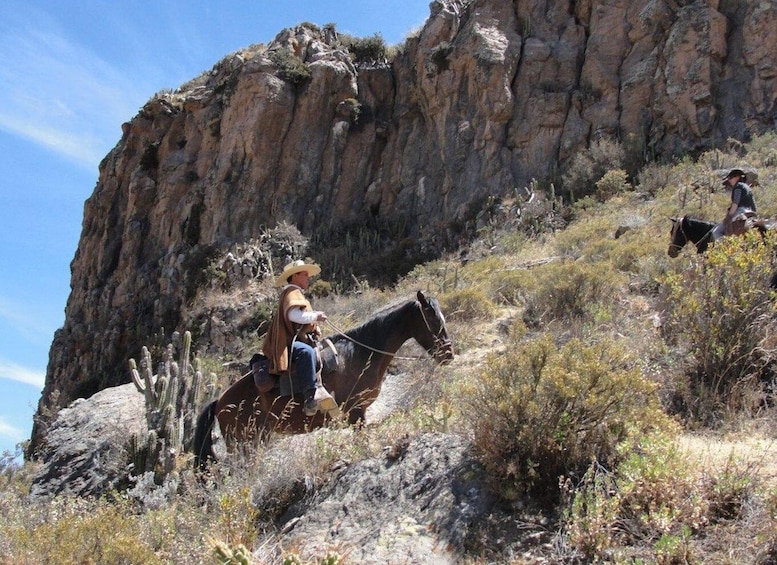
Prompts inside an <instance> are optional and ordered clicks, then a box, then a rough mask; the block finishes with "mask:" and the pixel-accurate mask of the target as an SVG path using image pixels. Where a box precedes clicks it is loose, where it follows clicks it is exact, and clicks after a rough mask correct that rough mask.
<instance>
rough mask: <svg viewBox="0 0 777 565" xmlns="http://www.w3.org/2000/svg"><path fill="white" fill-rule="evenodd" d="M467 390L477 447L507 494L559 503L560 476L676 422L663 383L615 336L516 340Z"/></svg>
mask: <svg viewBox="0 0 777 565" xmlns="http://www.w3.org/2000/svg"><path fill="white" fill-rule="evenodd" d="M463 395H464V398H465V401H464V408H463V411H464V414H463V421H465V422H469V425H470V427H471V432H472V434H473V437H474V445H475V450H476V453H477V455H478V457H479V459H480V460H481V462H482V463H483V465H484V466H485V468H486V470H487V471H488V473H489V479H490V480H491V484H492V485H493V486H494V488H495V490H496V491H497V492H498V493H499V494H500V495H501V496H503V497H505V498H507V499H515V498H518V497H520V496H522V495H524V494H534V495H537V496H538V497H539V498H540V500H542V499H545V500H546V501H547V500H548V499H550V500H551V501H553V500H555V499H556V498H557V497H558V495H559V478H560V477H562V476H566V477H578V478H579V477H582V476H583V474H584V473H585V471H586V469H587V468H588V467H589V465H590V464H591V461H597V462H600V463H601V464H603V465H608V466H613V465H614V464H616V463H617V462H618V461H619V460H620V459H621V458H623V457H624V456H626V455H627V453H624V452H623V451H621V450H620V449H619V448H620V446H621V444H622V442H624V440H626V439H627V438H629V437H630V436H631V435H633V434H636V435H639V434H642V433H645V432H647V431H648V430H650V429H653V428H656V427H660V426H663V425H668V424H667V420H666V418H665V416H663V415H662V413H661V412H660V409H659V406H658V400H657V397H656V396H655V387H654V386H653V385H652V384H651V383H649V382H648V381H647V380H646V379H645V378H643V377H642V375H641V374H640V372H639V370H638V369H633V368H631V360H630V359H628V357H627V356H626V355H625V353H624V352H623V351H622V349H621V347H620V346H619V345H618V344H617V343H615V342H612V341H609V340H605V341H603V342H601V343H594V344H585V343H583V342H581V341H580V340H576V339H573V340H571V341H569V342H568V343H567V344H565V345H564V346H563V347H561V348H560V349H557V348H556V346H555V344H554V343H553V340H552V338H551V337H550V336H549V335H545V336H543V337H541V338H539V339H536V340H534V341H530V342H528V343H517V342H513V343H512V344H510V346H509V347H508V349H507V351H506V352H504V353H501V354H498V355H495V356H493V357H491V358H490V359H488V361H487V363H486V368H485V369H484V370H483V371H482V372H481V373H480V375H479V377H478V378H477V380H476V381H475V383H474V384H472V385H470V386H469V388H468V389H465V392H464V393H463Z"/></svg>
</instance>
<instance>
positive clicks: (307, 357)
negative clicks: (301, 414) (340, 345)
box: [291, 341, 317, 396]
mask: <svg viewBox="0 0 777 565" xmlns="http://www.w3.org/2000/svg"><path fill="white" fill-rule="evenodd" d="M291 360H292V362H294V364H295V366H296V372H297V377H298V378H299V380H300V381H302V383H303V385H302V392H303V393H304V394H305V396H308V395H310V394H312V393H313V391H315V390H316V362H317V359H316V351H315V350H314V349H313V348H312V347H311V346H309V345H308V344H307V343H304V342H302V341H295V342H294V345H293V347H292V351H291Z"/></svg>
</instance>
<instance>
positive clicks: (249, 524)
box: [0, 137, 777, 564]
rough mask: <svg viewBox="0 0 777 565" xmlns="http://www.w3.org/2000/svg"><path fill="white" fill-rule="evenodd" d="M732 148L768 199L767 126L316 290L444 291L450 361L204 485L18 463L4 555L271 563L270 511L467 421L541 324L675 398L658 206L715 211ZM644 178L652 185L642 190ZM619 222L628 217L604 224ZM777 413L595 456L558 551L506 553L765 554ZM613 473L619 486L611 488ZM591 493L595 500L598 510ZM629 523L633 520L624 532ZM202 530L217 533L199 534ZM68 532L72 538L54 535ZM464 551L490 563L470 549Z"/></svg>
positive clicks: (224, 298) (772, 150) (678, 374)
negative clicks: (102, 481) (250, 558)
mask: <svg viewBox="0 0 777 565" xmlns="http://www.w3.org/2000/svg"><path fill="white" fill-rule="evenodd" d="M740 162H742V163H745V164H747V165H749V166H755V167H758V168H759V181H760V186H759V187H758V188H757V189H756V198H757V200H758V203H759V209H760V210H762V211H766V212H771V211H776V212H777V191H775V190H772V188H773V187H774V185H775V183H777V139H774V138H773V137H767V138H764V139H758V140H755V141H754V142H753V143H752V148H751V149H750V152H749V153H748V154H747V155H746V156H745V157H744V158H739V157H735V156H734V155H733V154H726V153H723V152H718V153H715V154H713V153H710V154H706V155H704V156H703V157H702V158H701V159H700V160H699V161H698V162H695V163H694V162H691V161H683V162H681V163H679V164H676V165H673V166H668V165H651V166H650V167H649V170H647V171H646V174H645V176H644V177H643V178H641V179H640V182H638V183H637V185H636V186H635V187H634V191H635V192H625V193H623V192H621V191H620V190H619V191H616V192H617V193H618V194H617V195H616V196H614V197H613V198H610V199H609V200H606V201H605V202H599V203H597V202H586V203H585V208H583V207H582V206H580V207H578V208H576V209H575V212H574V213H575V218H574V220H573V221H572V223H571V224H570V225H569V226H568V227H567V228H566V229H565V230H564V231H561V232H557V233H552V232H548V231H546V232H542V233H534V234H532V235H531V236H529V235H526V234H522V233H519V232H516V231H514V230H513V231H506V230H500V229H499V227H498V226H495V227H493V228H492V229H491V231H488V232H487V233H484V234H483V239H481V240H479V241H476V242H473V243H472V245H471V247H470V248H468V249H467V250H463V251H466V253H462V255H461V256H466V257H467V260H466V261H461V260H460V255H459V254H458V253H457V254H456V255H455V256H450V257H443V258H441V259H439V260H436V261H433V262H430V263H426V264H423V265H419V266H417V267H416V268H415V269H414V270H412V271H411V272H410V273H409V274H408V275H407V276H405V277H403V278H402V279H401V280H400V281H398V282H397V284H396V285H394V286H392V287H390V288H384V289H378V288H371V287H370V286H369V285H368V284H366V283H364V282H361V283H359V285H358V292H354V293H352V294H350V295H342V294H338V293H334V294H331V295H329V296H326V297H321V298H316V300H315V305H316V307H318V308H321V309H323V310H324V311H326V312H327V314H328V315H329V317H330V319H331V320H332V322H333V323H334V324H335V325H336V326H337V327H338V328H341V329H344V330H347V329H349V328H351V327H353V326H355V325H357V324H359V323H361V322H363V321H364V320H366V319H367V318H368V317H369V316H370V315H371V314H372V313H374V312H376V311H377V310H379V309H381V308H383V307H385V306H386V305H387V304H391V303H395V302H399V301H403V300H407V299H411V298H413V297H414V295H415V292H416V291H417V290H423V291H425V292H427V293H429V294H431V295H433V296H435V297H437V298H439V299H440V302H441V303H442V304H443V305H444V308H445V310H446V313H447V314H448V317H449V328H448V329H449V333H450V334H451V337H452V339H453V343H454V347H455V350H456V354H457V357H456V359H455V360H454V361H453V363H451V364H450V365H448V366H446V367H444V368H441V367H437V366H435V365H434V364H433V363H431V362H427V361H424V362H420V363H415V362H403V361H396V362H395V363H393V364H392V366H391V368H390V370H389V377H388V381H387V385H386V386H385V388H384V391H383V393H382V394H381V397H380V398H379V401H378V402H377V403H376V404H375V405H374V406H373V407H371V409H370V411H369V412H368V422H369V425H368V426H366V427H365V428H363V429H360V430H355V429H350V428H343V427H337V426H335V427H334V428H332V429H328V430H321V431H318V432H315V433H311V434H308V435H306V436H299V437H292V438H282V437H278V438H274V439H273V440H272V441H270V442H269V443H268V444H267V445H265V446H262V447H259V448H246V449H244V450H242V451H241V452H240V453H238V454H234V455H230V456H228V457H225V458H224V459H223V460H222V461H221V463H220V464H219V466H218V467H216V468H214V469H213V474H212V476H211V477H210V479H209V480H208V481H207V482H206V483H204V484H203V483H199V482H198V481H197V480H196V479H195V478H194V476H193V475H192V473H191V471H190V470H189V469H187V468H186V467H185V464H184V463H183V462H182V464H181V467H180V468H179V469H178V475H177V481H178V482H177V483H176V485H175V487H176V488H173V489H172V490H171V492H169V493H166V494H165V493H160V492H159V491H156V492H152V490H153V487H151V486H148V485H146V486H144V487H143V488H145V489H146V491H144V490H143V488H140V486H139V487H136V489H134V491H133V493H132V494H130V495H128V497H127V498H123V499H122V497H121V496H117V497H116V498H115V500H109V499H106V500H101V501H91V502H84V501H66V500H62V501H59V500H57V501H55V502H53V503H51V504H49V505H47V506H44V505H40V504H37V503H35V502H33V501H30V500H28V499H26V498H25V493H26V490H27V489H28V488H29V480H30V472H31V468H30V467H29V466H27V467H25V468H23V469H11V468H8V467H6V468H4V469H0V470H2V471H3V473H2V479H3V482H2V488H0V554H2V555H3V556H4V559H5V560H6V561H7V562H9V563H10V562H29V561H31V560H33V559H34V560H37V561H41V562H62V563H68V562H74V561H73V559H80V560H82V561H83V562H87V561H90V562H95V563H98V562H106V559H108V557H106V556H110V557H111V558H115V559H116V560H118V561H121V562H126V563H156V562H216V557H215V552H217V551H224V552H226V551H227V550H229V551H232V552H234V551H239V546H241V545H243V546H245V547H246V548H247V550H249V551H252V552H253V553H254V559H257V558H261V559H265V558H266V561H268V562H279V561H280V559H281V558H282V557H283V556H284V552H283V548H282V545H281V544H280V541H281V537H282V536H281V535H280V534H279V533H278V532H277V531H275V529H274V526H273V519H274V518H275V517H277V516H279V515H280V514H281V513H282V512H283V511H284V510H285V509H286V508H288V506H289V504H291V503H293V502H294V501H298V500H301V499H302V498H304V497H306V496H310V495H311V494H312V493H314V492H315V490H316V489H317V488H318V487H319V486H320V485H321V484H323V482H324V481H326V480H327V477H328V476H329V474H330V471H331V469H332V468H333V467H336V466H339V465H347V464H349V463H351V462H353V461H357V460H359V459H363V458H365V457H372V456H374V455H376V454H378V453H380V452H381V450H382V449H383V448H384V447H386V446H387V445H389V446H390V445H395V444H397V443H398V442H401V441H406V440H407V438H408V437H412V436H413V435H414V434H419V433H422V432H423V431H429V430H434V431H449V432H454V433H469V432H468V431H467V430H468V429H471V427H472V425H473V423H472V422H464V421H463V418H462V415H463V412H462V410H461V407H462V406H463V405H464V403H463V402H462V401H461V400H462V398H461V394H462V392H461V391H462V390H466V389H467V387H470V388H471V387H472V385H473V380H475V379H478V375H480V374H482V372H483V371H484V369H486V368H487V364H486V360H487V359H488V358H493V356H499V355H500V354H504V353H505V352H506V351H508V349H509V348H513V347H515V344H516V343H521V342H522V343H531V341H532V340H535V339H537V336H538V335H541V334H550V335H552V336H553V337H554V339H555V340H556V343H557V344H558V346H559V348H561V347H563V345H564V344H567V343H575V341H573V340H576V339H577V340H580V343H584V344H586V345H590V344H593V343H600V342H602V340H608V341H610V342H617V343H619V344H620V345H621V346H623V347H624V348H625V349H626V350H628V351H630V352H631V354H632V357H633V358H634V359H635V360H634V361H633V363H632V364H630V365H629V370H637V371H639V372H640V373H641V375H642V376H643V377H644V378H645V379H647V380H649V381H650V382H652V383H653V384H654V385H655V386H656V387H657V389H658V395H659V398H660V400H661V401H662V402H663V405H664V408H665V409H666V410H667V411H668V412H671V409H672V406H671V399H672V397H673V394H674V391H675V389H676V388H677V387H679V386H680V383H681V379H682V377H683V366H684V365H683V362H684V355H685V351H682V350H680V349H678V348H677V347H676V345H675V344H673V342H672V336H668V335H666V328H664V327H663V326H662V323H663V320H664V319H665V318H666V311H664V310H663V309H664V308H666V307H667V306H666V305H665V304H662V303H661V302H660V301H659V300H658V288H659V287H660V284H661V283H660V279H661V277H662V275H664V274H665V273H666V272H668V271H669V270H670V269H683V268H685V266H686V264H687V263H688V262H689V260H690V259H689V257H690V256H691V252H690V251H686V252H684V253H683V254H682V255H681V257H680V258H678V259H677V260H675V261H674V262H671V261H670V260H669V259H668V257H667V255H666V249H667V246H668V242H669V240H668V236H669V221H668V220H667V217H668V216H677V215H682V214H685V213H688V214H690V215H693V216H696V217H701V218H705V219H713V218H717V216H718V215H719V212H720V210H722V209H723V207H725V203H726V199H727V194H726V193H725V192H723V191H721V190H720V182H719V180H718V178H717V176H716V175H717V169H718V168H725V167H726V166H733V165H734V164H739V163H740ZM710 187H712V188H714V189H716V191H715V192H710ZM641 192H644V193H647V194H649V195H650V196H651V197H650V198H644V197H642V196H639V193H641ZM621 226H628V227H630V228H631V229H630V231H627V232H626V233H625V234H624V235H622V236H621V237H619V238H617V239H616V238H615V235H614V234H615V231H616V229H618V228H619V227H621ZM586 285H589V286H586ZM576 288H577V289H580V288H582V289H583V290H586V289H587V290H586V292H584V293H581V294H580V295H579V297H578V300H577V301H574V302H569V299H570V297H569V296H568V295H569V294H571V290H570V289H576ZM249 290H250V292H251V294H252V295H255V296H257V297H258V296H260V295H262V294H264V293H265V292H266V291H267V290H268V289H267V288H265V287H264V286H261V285H259V286H252V287H250V288H249ZM559 294H563V295H564V296H559ZM244 298H245V296H244V295H241V294H240V293H236V292H222V293H221V294H216V293H214V295H213V296H211V297H209V298H208V299H207V300H208V301H209V302H208V304H209V305H210V306H213V307H218V306H219V304H221V303H225V302H226V303H230V304H234V303H236V302H237V301H238V299H241V300H242V299H244ZM325 333H331V332H325ZM421 353H422V352H421V351H420V348H418V347H417V346H415V345H412V344H408V345H407V346H405V347H404V348H403V349H402V350H401V351H400V355H407V356H414V355H420V354H421ZM243 357H245V355H244V356H243ZM212 366H214V367H216V366H218V363H217V362H215V361H214V362H213V363H212ZM616 369H617V370H620V369H621V367H616ZM771 416H773V413H772V412H771V411H770V409H763V410H762V411H760V412H758V413H756V414H755V418H756V419H754V418H753V415H752V414H747V415H742V414H736V413H731V414H728V415H727V418H728V419H727V421H726V422H725V423H724V425H722V426H721V427H720V428H719V429H718V430H717V431H715V432H712V431H709V430H707V431H704V432H695V433H691V432H689V431H684V432H682V433H680V434H678V435H677V436H672V435H671V434H668V435H667V437H665V438H664V439H663V440H664V441H665V442H666V444H661V445H668V446H669V447H666V449H665V448H664V447H661V448H660V449H659V448H658V447H655V446H653V447H651V445H652V444H651V442H650V441H648V440H647V439H646V440H645V441H644V442H643V443H641V444H639V445H637V446H634V445H632V446H631V448H635V447H636V449H633V454H636V455H634V456H633V457H632V458H630V459H629V460H628V461H627V462H626V463H625V464H624V465H625V466H624V467H621V468H619V469H616V468H612V469H606V470H603V469H602V468H600V469H599V471H598V475H597V476H598V477H599V480H600V482H599V483H596V482H595V481H594V479H593V478H591V479H590V481H589V482H588V483H586V482H585V481H580V482H579V483H578V484H573V485H572V487H571V488H572V490H571V491H570V492H569V493H568V495H569V498H568V499H566V500H565V502H564V504H568V505H569V506H565V507H560V508H558V509H557V510H559V512H560V513H562V514H563V513H564V512H567V514H566V520H567V521H566V522H565V523H564V524H559V525H558V528H559V530H560V532H561V533H560V534H559V536H558V537H557V539H556V541H555V542H554V546H553V547H552V548H548V547H545V548H540V549H537V553H536V554H529V555H526V556H525V558H515V559H513V561H512V562H514V563H532V562H537V563H540V562H574V561H575V560H577V562H581V561H582V560H583V559H584V555H585V552H584V551H583V550H581V549H580V547H581V546H575V545H574V544H573V543H572V542H571V541H570V540H571V537H570V536H569V535H566V534H568V533H569V532H572V531H574V532H577V533H578V534H579V535H580V539H581V540H584V541H585V544H587V545H584V547H585V551H587V552H589V553H588V556H589V557H590V558H591V559H598V560H602V561H615V562H618V561H620V562H624V563H625V562H639V561H640V560H641V561H642V562H658V563H683V562H698V563H701V562H704V563H754V564H755V563H768V562H775V559H776V558H777V525H776V524H775V518H774V516H775V515H777V495H775V492H777V457H775V456H776V455H777V442H775V441H774V440H773V439H772V438H773V437H774V431H775V430H774V428H773V426H771V425H770V424H769V423H768V422H769V421H770V420H771V419H772V418H771ZM469 417H471V416H468V418H469ZM465 424H466V425H465ZM475 425H477V423H475ZM535 439H536V441H542V439H541V438H535ZM664 449H665V450H664ZM651 450H652V451H651ZM638 455H640V456H641V457H642V458H640V457H639V456H638ZM628 473H632V475H628ZM595 474H596V473H593V472H592V476H593V475H595ZM630 477H636V479H635V480H632V479H631V478H630ZM613 485H614V487H613V488H614V489H615V490H608V489H607V488H605V487H609V486H613ZM586 489H588V490H586ZM640 489H642V490H640ZM122 496H123V495H122ZM586 496H587V497H588V498H587V499H585V497H586ZM575 499H577V501H578V509H579V508H581V506H580V501H581V500H584V499H585V500H587V501H588V502H589V503H590V504H589V505H588V506H587V507H586V510H585V511H582V510H580V512H579V514H578V515H577V518H574V514H573V513H572V510H571V509H572V501H573V500H575ZM616 499H617V500H616ZM152 500H154V501H155V502H154V503H153V504H152V503H151V501H152ZM651 500H652V501H654V503H655V504H654V506H653V507H650V506H649V504H648V506H646V507H645V508H644V509H641V513H640V512H638V510H640V508H638V504H639V503H641V502H642V501H648V502H649V501H651ZM658 501H660V512H658V511H657V510H656V509H657V508H658V506H656V505H657V504H658ZM616 502H617V503H618V504H619V505H620V506H617V507H616V504H615V503H616ZM594 503H596V504H600V506H597V507H596V508H594V506H595V504H594ZM152 506H153V509H152ZM251 512H256V513H257V514H256V520H247V521H245V520H242V519H241V518H240V516H247V515H251ZM618 512H620V514H618ZM594 519H596V520H598V521H595V520H594ZM576 520H577V521H576ZM586 520H587V521H586ZM612 524H614V526H613V525H612ZM626 526H629V527H633V528H635V529H634V530H633V531H631V532H629V531H626V530H625V527H626ZM637 526H638V528H637ZM549 527H550V528H552V527H554V526H553V525H551V526H549ZM105 528H109V529H110V533H108V532H107V531H106V530H105ZM585 528H588V529H587V530H586V529H585ZM637 530H638V534H639V535H636V534H635V532H637ZM205 531H207V532H209V533H210V535H211V536H212V539H210V540H206V539H205V538H204V537H203V535H202V532H205ZM583 534H585V535H583ZM97 535H99V536H103V537H108V538H110V539H112V540H115V545H114V546H112V547H110V548H106V547H104V548H102V551H103V553H102V554H100V555H98V554H97V553H96V551H97V550H96V549H95V548H94V546H93V545H90V543H91V542H90V540H93V539H95V536H97ZM66 538H67V539H72V540H75V541H73V542H71V543H70V544H69V545H66V544H62V545H58V544H57V543H51V541H52V539H55V540H56V539H66ZM219 544H226V547H223V546H221V545H219ZM128 547H133V548H135V550H134V552H129V551H128V550H127V548H128ZM219 548H220V549H219ZM286 549H287V550H289V551H290V550H291V549H293V548H286ZM341 549H342V550H343V552H347V548H341ZM74 556H75V557H74ZM262 556H264V557H262ZM101 559H102V561H101ZM464 559H465V560H466V562H467V563H473V564H474V563H486V562H489V561H488V560H487V559H485V558H481V557H479V556H478V555H470V556H466V557H465V558H464ZM118 561H116V562H118Z"/></svg>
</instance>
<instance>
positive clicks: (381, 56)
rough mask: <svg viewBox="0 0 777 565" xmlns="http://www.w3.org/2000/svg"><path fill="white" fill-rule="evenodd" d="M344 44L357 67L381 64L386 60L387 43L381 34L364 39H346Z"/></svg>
mask: <svg viewBox="0 0 777 565" xmlns="http://www.w3.org/2000/svg"><path fill="white" fill-rule="evenodd" d="M343 43H344V44H345V47H346V48H347V49H348V51H349V52H350V53H351V55H352V56H353V62H354V63H355V64H357V65H358V64H360V63H361V64H372V63H381V62H383V61H384V60H385V59H386V42H385V41H384V40H383V36H382V35H381V34H380V33H375V34H373V35H371V36H370V37H363V38H359V37H345V39H344V40H343Z"/></svg>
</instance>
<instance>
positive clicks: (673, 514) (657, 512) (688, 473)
mask: <svg viewBox="0 0 777 565" xmlns="http://www.w3.org/2000/svg"><path fill="white" fill-rule="evenodd" d="M709 463H710V462H709V461H701V460H699V461H694V460H693V459H692V458H691V457H689V455H688V454H687V453H685V452H683V451H682V450H681V449H679V448H678V445H677V443H676V442H674V441H672V440H671V439H670V437H669V436H668V435H666V434H653V435H651V436H650V437H643V438H641V439H640V447H639V449H634V450H632V451H631V453H630V454H629V456H628V457H626V458H625V459H624V460H623V461H622V462H621V464H620V465H619V466H618V467H617V469H613V470H612V471H609V470H606V469H603V468H601V467H599V466H597V465H596V464H594V465H592V466H591V467H590V468H589V470H588V471H587V473H586V475H585V477H584V480H583V481H582V483H581V484H580V485H579V487H578V488H577V490H576V491H575V492H574V494H573V500H572V503H571V505H570V507H569V508H568V511H567V515H566V526H565V529H566V531H567V534H568V535H569V540H570V543H571V544H572V546H573V547H575V549H576V550H578V551H580V552H581V553H582V554H583V555H585V557H586V559H587V560H588V561H594V562H598V561H600V560H601V559H602V558H604V557H605V556H612V552H613V548H615V547H621V548H623V547H629V548H632V551H633V550H634V549H636V548H639V547H643V548H648V551H649V552H651V553H653V555H652V557H653V559H654V560H655V562H658V563H694V562H697V557H696V556H694V555H693V551H692V548H693V545H692V544H691V543H690V542H691V541H692V540H691V538H692V537H694V536H695V537H704V536H705V529H706V528H708V527H710V526H712V525H714V524H716V523H720V522H722V521H725V520H730V519H732V518H735V517H736V516H737V515H738V514H739V513H740V512H741V511H742V510H743V508H744V506H745V505H746V503H747V502H748V500H750V498H751V497H752V495H753V494H754V486H755V485H754V482H753V480H752V478H751V477H752V473H753V469H752V468H749V465H748V464H745V463H742V462H734V461H733V460H732V459H729V460H728V462H727V463H726V464H725V465H724V467H723V468H722V469H710V468H709V467H708V465H709ZM650 562H653V560H650Z"/></svg>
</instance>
